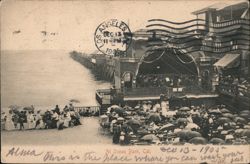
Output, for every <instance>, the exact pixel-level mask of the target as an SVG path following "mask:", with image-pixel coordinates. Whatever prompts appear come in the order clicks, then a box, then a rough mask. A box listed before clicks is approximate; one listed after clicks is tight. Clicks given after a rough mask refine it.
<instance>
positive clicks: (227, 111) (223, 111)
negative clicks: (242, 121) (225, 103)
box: [220, 108, 230, 113]
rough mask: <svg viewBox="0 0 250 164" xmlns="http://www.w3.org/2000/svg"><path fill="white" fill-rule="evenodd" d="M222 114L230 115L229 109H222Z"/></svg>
mask: <svg viewBox="0 0 250 164" xmlns="http://www.w3.org/2000/svg"><path fill="white" fill-rule="evenodd" d="M220 112H221V113H230V111H229V110H228V109H226V108H222V109H220Z"/></svg>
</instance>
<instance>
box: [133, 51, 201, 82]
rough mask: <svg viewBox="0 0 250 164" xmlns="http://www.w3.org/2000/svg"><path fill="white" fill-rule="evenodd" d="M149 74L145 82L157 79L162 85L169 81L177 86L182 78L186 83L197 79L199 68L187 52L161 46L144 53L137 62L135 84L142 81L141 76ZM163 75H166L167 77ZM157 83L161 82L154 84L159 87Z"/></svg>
mask: <svg viewBox="0 0 250 164" xmlns="http://www.w3.org/2000/svg"><path fill="white" fill-rule="evenodd" d="M151 75H152V78H151V77H150V78H149V79H148V80H147V79H146V82H147V81H149V82H153V83H155V82H154V81H155V80H158V81H160V83H162V84H163V85H165V84H166V83H169V85H172V86H174V85H177V86H178V85H179V84H180V83H182V82H183V81H184V80H183V79H185V80H186V81H187V83H193V82H192V81H197V78H198V75H199V69H198V66H197V64H196V62H195V59H194V58H193V57H192V56H190V55H189V54H185V53H183V52H181V51H180V50H178V49H175V48H164V49H162V48H161V49H156V50H154V51H152V52H151V53H149V54H146V55H144V57H142V59H141V61H140V62H139V63H138V69H137V73H136V78H137V81H136V83H137V85H138V86H139V87H140V84H141V83H142V79H141V77H145V76H151ZM165 75H168V77H166V76H165ZM162 76H164V77H162ZM180 76H181V77H182V79H181V78H180ZM159 78H160V80H159ZM192 78H193V79H192ZM143 80H145V79H143ZM159 85H161V84H158V82H157V84H156V85H155V84H154V86H156V87H159ZM166 85H168V84H166ZM143 87H147V85H146V86H145V85H144V86H143Z"/></svg>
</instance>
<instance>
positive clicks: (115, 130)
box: [113, 124, 121, 144]
mask: <svg viewBox="0 0 250 164" xmlns="http://www.w3.org/2000/svg"><path fill="white" fill-rule="evenodd" d="M113 133H114V134H113V143H114V144H118V143H119V142H120V135H121V125H119V124H118V125H117V124H115V125H114V127H113Z"/></svg>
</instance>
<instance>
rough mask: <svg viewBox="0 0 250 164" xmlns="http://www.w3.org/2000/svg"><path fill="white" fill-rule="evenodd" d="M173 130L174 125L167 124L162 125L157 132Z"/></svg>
mask: <svg viewBox="0 0 250 164" xmlns="http://www.w3.org/2000/svg"><path fill="white" fill-rule="evenodd" d="M173 128H175V125H174V124H171V123H168V124H166V125H163V126H162V127H161V128H160V129H159V131H164V130H169V129H173Z"/></svg>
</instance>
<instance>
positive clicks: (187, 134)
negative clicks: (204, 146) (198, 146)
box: [177, 129, 201, 140]
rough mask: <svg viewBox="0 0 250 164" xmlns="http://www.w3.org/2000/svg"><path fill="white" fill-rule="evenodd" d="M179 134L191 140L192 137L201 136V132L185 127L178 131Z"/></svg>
mask: <svg viewBox="0 0 250 164" xmlns="http://www.w3.org/2000/svg"><path fill="white" fill-rule="evenodd" d="M177 136H178V137H180V138H182V139H186V140H190V139H191V138H194V137H201V134H200V133H199V132H196V131H191V130H186V129H184V130H182V131H179V132H177Z"/></svg>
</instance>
